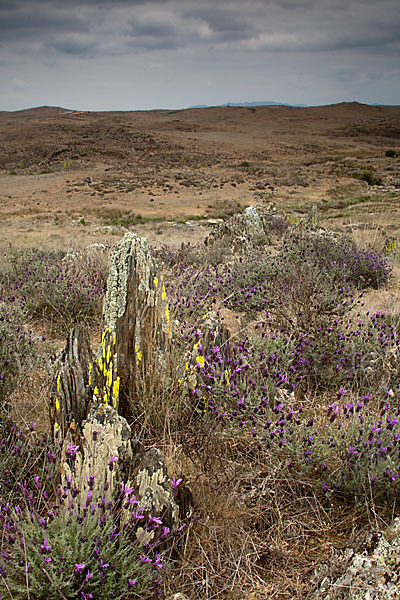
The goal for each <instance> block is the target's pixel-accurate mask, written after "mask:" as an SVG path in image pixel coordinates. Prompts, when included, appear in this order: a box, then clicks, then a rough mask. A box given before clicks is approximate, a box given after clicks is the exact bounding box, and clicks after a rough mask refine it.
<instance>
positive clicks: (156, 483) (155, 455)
mask: <svg viewBox="0 0 400 600" xmlns="http://www.w3.org/2000/svg"><path fill="white" fill-rule="evenodd" d="M130 480H131V481H132V486H133V488H134V489H135V495H136V498H137V499H138V500H139V505H140V506H143V507H144V508H145V511H146V512H147V513H148V514H150V515H152V516H154V515H158V516H159V517H161V519H162V521H163V524H164V525H166V526H167V527H169V528H170V529H171V530H175V529H176V528H177V526H178V521H179V508H178V505H177V504H176V502H175V499H174V496H173V490H172V486H171V483H170V479H169V477H168V472H167V468H166V466H165V462H164V459H163V456H162V454H161V452H160V451H159V450H158V449H157V448H151V449H150V450H147V451H146V452H143V453H140V454H139V455H137V457H136V461H135V465H134V468H133V471H132V475H131V478H130Z"/></svg>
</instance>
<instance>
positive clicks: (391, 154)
mask: <svg viewBox="0 0 400 600" xmlns="http://www.w3.org/2000/svg"><path fill="white" fill-rule="evenodd" d="M385 156H387V157H389V158H394V157H395V156H398V154H397V152H396V150H393V149H390V150H386V152H385Z"/></svg>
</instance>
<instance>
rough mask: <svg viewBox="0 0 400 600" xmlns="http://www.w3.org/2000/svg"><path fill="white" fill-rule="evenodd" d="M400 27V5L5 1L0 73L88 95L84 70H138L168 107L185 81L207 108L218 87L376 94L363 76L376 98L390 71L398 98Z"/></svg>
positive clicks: (224, 90)
mask: <svg viewBox="0 0 400 600" xmlns="http://www.w3.org/2000/svg"><path fill="white" fill-rule="evenodd" d="M398 31H400V5H399V2H398V0H379V2H377V1H376V0H246V2H243V0H220V2H216V1H215V0H200V1H199V0H68V2H65V0H0V69H1V72H0V77H2V80H3V81H9V82H10V83H9V88H10V89H12V86H13V84H12V81H24V82H27V85H26V86H25V87H24V88H23V90H22V88H21V86H19V91H20V92H21V94H22V92H24V90H27V93H28V91H29V93H30V90H32V89H34V88H36V84H35V83H34V82H33V84H32V85H29V82H30V81H31V79H32V77H33V75H32V73H36V74H37V77H39V79H40V78H41V79H42V80H43V81H45V80H46V78H48V81H49V89H50V87H51V84H52V82H53V81H54V72H55V71H53V69H54V70H57V68H59V70H60V72H62V70H63V69H64V72H70V73H71V77H73V79H74V81H75V78H76V80H77V88H76V94H77V95H78V97H81V94H83V90H84V89H85V85H83V86H82V85H81V87H79V85H78V81H79V77H81V79H80V81H81V82H82V81H84V82H85V83H86V81H88V75H87V73H89V74H94V73H97V74H98V78H99V79H101V80H104V76H103V75H102V72H105V71H106V70H107V69H108V68H109V69H110V70H109V71H107V74H108V77H111V76H112V79H113V81H114V80H115V78H116V77H120V80H121V81H124V82H125V81H126V79H127V78H128V77H129V75H130V73H131V72H132V74H133V75H134V76H135V77H138V78H139V79H140V80H141V81H142V82H143V85H144V86H145V85H147V86H148V88H149V89H151V90H152V92H151V93H152V95H153V96H156V97H159V98H160V102H161V103H162V102H164V101H161V98H163V97H164V98H165V99H166V100H165V102H167V101H169V102H175V103H176V104H179V102H178V99H179V96H178V89H179V90H181V93H183V94H186V96H187V97H188V98H189V95H190V94H189V93H188V92H187V88H188V81H190V82H191V83H190V86H191V89H192V90H193V93H196V94H197V96H196V97H195V98H193V101H192V102H191V101H190V100H188V103H193V104H195V103H201V101H200V99H199V93H201V94H202V93H207V94H208V95H209V97H211V95H213V98H215V99H214V100H210V103H212V102H216V103H218V99H217V95H218V93H221V94H226V95H227V96H229V99H231V100H232V101H234V100H235V99H236V100H240V98H238V95H243V94H244V95H245V98H243V99H244V100H246V99H247V100H248V99H249V96H248V94H251V95H252V98H250V99H253V100H256V99H259V98H260V94H261V95H262V96H264V98H265V99H270V100H276V99H278V100H279V99H281V100H283V101H285V100H286V101H288V102H290V101H291V99H290V98H287V97H284V95H286V96H287V94H288V91H289V92H290V90H296V93H299V94H303V96H301V97H296V98H293V102H304V103H310V102H311V101H310V99H309V97H308V96H307V94H308V93H309V92H308V90H316V93H317V95H318V97H319V98H321V99H323V98H325V97H326V98H327V99H330V98H332V96H334V95H335V94H336V95H338V96H339V99H343V98H344V97H346V94H347V93H349V94H350V93H351V95H352V97H355V96H356V91H357V89H359V93H360V94H364V96H365V95H366V96H368V97H369V94H370V90H369V88H367V82H368V85H369V86H370V88H371V90H372V88H374V87H376V89H377V93H378V94H379V93H381V91H380V90H381V89H382V86H381V87H379V83H378V82H379V81H380V80H383V78H385V86H386V89H387V90H389V91H387V92H385V93H387V94H392V95H393V94H397V93H398V92H397V90H399V82H398V75H399V53H400V39H399V34H398ZM33 65H34V68H33ZM60 65H62V67H59V66H60ZM111 65H112V66H111ZM122 65H123V67H122ZM154 65H157V68H156V69H155V68H154ZM160 65H161V66H160ZM68 69H69V71H68ZM80 69H81V71H80ZM73 73H77V75H76V77H75V76H74V75H73ZM352 73H358V74H359V77H357V78H354V77H353V76H352V75H351V74H352ZM363 74H365V76H363ZM7 77H8V79H7ZM396 77H397V80H396ZM118 81H119V80H118V79H116V80H115V83H114V86H115V85H117V84H118ZM161 81H162V82H163V83H162V84H161V83H160V82H161ZM388 81H389V82H391V83H390V85H389V87H388V83H387V82H388ZM173 82H174V89H175V90H176V96H174V95H173V94H172V92H171V93H170V87H171V86H172V84H173ZM181 82H182V87H180V83H181ZM200 82H201V85H200ZM271 82H273V83H271ZM63 85H64V83H63V82H62V81H61V83H60V84H59V86H58V88H59V89H60V90H61V89H63ZM65 85H66V84H65ZM104 85H106V83H105V84H104ZM124 85H126V84H125V83H124ZM132 85H133V84H132ZM161 85H162V94H164V95H162V94H161V92H160V86H161ZM272 85H274V86H275V88H276V90H277V91H274V89H275V88H274V87H271V86H272ZM356 85H359V86H360V87H359V88H357V87H356ZM362 85H365V87H364V88H363V87H361V86H362ZM268 86H269V87H268ZM14 87H15V86H14ZM92 88H93V85H92ZM270 88H271V89H270ZM322 88H323V89H322ZM389 88H390V89H389ZM70 89H72V88H71V86H70ZM124 89H125V88H124ZM126 89H128V88H126ZM129 89H130V88H129ZM132 89H133V88H132ZM264 89H265V92H263V90H264ZM43 90H44V88H43ZM135 90H136V91H135V94H136V96H135V97H137V89H136V88H135ZM196 90H198V91H196ZM217 90H220V92H217ZM235 90H236V95H235ZM279 90H282V91H281V92H280V91H279ZM195 91H196V92H195ZM103 92H104V90H103ZM39 93H41V91H40V90H39V92H38V94H39ZM90 93H91V92H90V90H89V88H88V90H87V91H86V94H87V95H90ZM371 93H372V91H371ZM159 94H161V95H159ZM171 94H172V95H171ZM277 94H278V95H279V96H280V97H278V98H277ZM105 95H106V93H105V92H104V97H105ZM227 96H226V97H222V98H221V102H224V101H226V100H227ZM5 97H7V96H5V95H3V96H2V95H1V94H0V100H1V98H5ZM172 97H173V98H175V97H176V98H177V100H174V101H173V100H168V99H169V98H172ZM10 98H11V96H10ZM110 98H112V94H111V92H110ZM264 98H261V99H264ZM95 99H96V100H97V97H96V98H95ZM360 100H362V98H360ZM3 101H4V100H3ZM9 101H10V102H11V100H9ZM203 101H204V103H208V100H207V99H206V98H205V99H204V100H203ZM372 101H379V99H377V98H373V99H372ZM393 101H394V102H395V100H394V99H393V100H392V102H393ZM398 101H400V100H398ZM110 102H111V100H110ZM143 102H144V100H143ZM42 103H47V101H46V102H42ZM57 103H58V104H62V103H63V102H62V100H58V101H57ZM0 109H1V105H0Z"/></svg>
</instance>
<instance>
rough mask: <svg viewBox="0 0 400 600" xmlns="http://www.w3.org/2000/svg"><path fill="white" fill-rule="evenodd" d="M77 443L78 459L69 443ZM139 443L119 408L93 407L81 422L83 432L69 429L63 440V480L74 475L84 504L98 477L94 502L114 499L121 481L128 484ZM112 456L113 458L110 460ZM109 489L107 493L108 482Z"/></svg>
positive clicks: (94, 488)
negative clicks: (132, 438)
mask: <svg viewBox="0 0 400 600" xmlns="http://www.w3.org/2000/svg"><path fill="white" fill-rule="evenodd" d="M69 444H74V445H75V446H77V452H76V456H75V458H71V457H69V453H68V446H69ZM137 449H138V443H137V442H135V441H132V440H131V429H130V427H129V425H128V423H127V421H126V419H124V418H123V417H121V416H120V415H118V414H117V412H116V410H115V409H114V408H112V407H110V406H105V405H104V404H98V405H97V406H94V407H93V408H92V409H91V410H90V412H89V414H88V416H87V418H86V419H85V421H84V422H83V423H82V425H81V432H79V434H78V431H74V430H73V429H71V430H70V432H69V434H67V436H66V438H65V440H64V446H63V463H62V467H61V473H62V480H63V482H64V483H66V481H67V479H68V478H71V477H72V478H73V481H74V485H75V487H76V488H77V489H78V490H79V495H78V502H79V503H80V504H85V501H86V497H87V490H88V486H87V481H88V480H89V478H90V477H91V476H93V475H95V476H96V479H95V481H94V485H93V490H92V491H93V496H92V501H93V502H98V501H99V500H100V499H101V498H102V496H103V495H105V496H106V500H107V501H108V500H110V499H113V500H115V499H116V497H117V496H118V492H119V488H118V486H119V485H120V483H121V481H123V482H124V483H127V484H128V483H129V472H130V470H131V468H132V462H133V458H134V454H135V453H136V452H137ZM111 459H113V461H111ZM106 481H108V482H109V488H108V490H107V491H106V492H105V493H104V487H105V482H106Z"/></svg>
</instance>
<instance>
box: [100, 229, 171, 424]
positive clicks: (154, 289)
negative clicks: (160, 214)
mask: <svg viewBox="0 0 400 600" xmlns="http://www.w3.org/2000/svg"><path fill="white" fill-rule="evenodd" d="M166 298H167V294H166V291H165V286H164V283H163V280H162V276H161V275H160V273H159V270H158V267H157V264H156V262H155V260H154V258H153V257H152V254H151V249H150V245H149V242H148V240H147V239H145V238H141V237H138V236H137V235H135V234H134V233H127V234H126V235H125V236H124V237H123V239H122V240H120V241H119V242H118V243H117V244H116V246H115V248H114V252H113V254H112V257H111V262H110V270H109V276H108V281H107V292H106V296H105V301H104V309H103V326H104V330H107V329H109V330H110V331H111V332H113V334H115V335H116V346H115V349H114V351H115V354H116V361H117V365H116V366H117V370H118V375H119V377H120V379H121V389H120V398H121V401H122V405H121V408H120V412H121V414H126V413H128V412H129V410H128V404H129V400H131V399H133V398H134V397H135V395H136V394H137V393H138V381H139V380H140V378H141V377H145V378H147V379H149V378H151V377H153V378H154V377H156V376H157V374H158V373H159V372H160V369H162V368H164V367H165V366H167V364H168V352H169V341H170V335H171V318H170V312H169V306H168V303H167V299H166Z"/></svg>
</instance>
